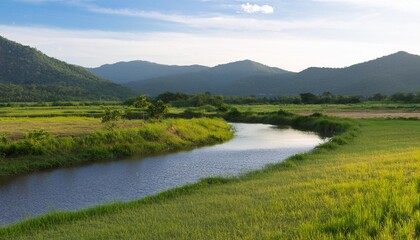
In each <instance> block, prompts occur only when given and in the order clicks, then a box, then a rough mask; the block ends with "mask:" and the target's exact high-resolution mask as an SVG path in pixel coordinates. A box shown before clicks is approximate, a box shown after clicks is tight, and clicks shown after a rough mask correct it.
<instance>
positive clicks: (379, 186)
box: [0, 119, 420, 239]
mask: <svg viewBox="0 0 420 240" xmlns="http://www.w3.org/2000/svg"><path fill="white" fill-rule="evenodd" d="M358 123H359V124H360V131H359V132H358V135H357V136H356V137H355V138H353V139H352V140H351V141H350V142H349V143H347V144H345V145H341V146H339V147H338V148H336V149H332V150H326V149H327V148H322V149H320V150H318V151H315V152H314V153H311V154H304V155H301V156H298V157H294V158H293V159H291V160H289V161H287V162H286V163H283V164H279V165H273V166H270V167H268V168H267V169H265V170H263V171H257V172H254V173H250V174H248V175H245V176H243V177H241V178H240V179H231V180H225V179H217V178H216V179H212V180H211V179H210V180H206V181H203V182H202V183H200V184H198V185H195V187H194V186H193V187H184V188H182V189H179V190H175V191H174V190H172V191H169V192H166V193H163V194H161V195H158V197H154V198H149V199H146V200H141V201H139V202H133V203H129V204H115V205H112V206H105V207H99V208H96V209H93V210H90V211H84V212H80V213H64V214H55V215H54V214H53V215H52V216H49V217H44V218H40V219H35V220H30V221H28V222H24V223H22V224H18V225H16V226H13V227H9V228H5V229H1V230H0V236H2V237H0V238H5V239H10V238H12V239H296V238H300V239H418V238H420V148H419V143H420V127H419V125H420V121H418V120H384V119H371V120H358Z"/></svg>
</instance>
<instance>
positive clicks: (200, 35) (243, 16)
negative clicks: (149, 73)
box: [0, 0, 420, 71]
mask: <svg viewBox="0 0 420 240" xmlns="http://www.w3.org/2000/svg"><path fill="white" fill-rule="evenodd" d="M0 35H1V36H3V37H6V38H8V39H10V40H13V41H16V42H19V43H22V44H24V45H29V46H31V47H35V48H37V49H38V50H40V51H42V52H44V53H46V54H47V55H49V56H52V57H55V58H57V59H60V60H63V61H66V62H68V63H72V64H76V65H80V66H84V67H97V66H100V65H102V64H107V63H114V62H119V61H131V60H147V61H152V62H157V63H162V64H174V65H189V64H201V65H206V66H215V65H217V64H222V63H227V62H233V61H238V60H244V59H251V60H254V61H257V62H261V63H263V64H266V65H270V66H275V67H280V68H283V69H286V70H291V71H301V70H304V69H305V68H308V67H312V66H317V67H345V66H349V65H352V64H355V63H359V62H364V61H367V60H371V59H375V58H378V57H381V56H384V55H388V54H391V53H395V52H398V51H407V52H410V53H413V54H418V55H420V44H419V42H420V1H419V0H398V1H396V0H253V1H252V0H246V1H244V0H176V1H175V0H153V1H152V0H1V1H0Z"/></svg>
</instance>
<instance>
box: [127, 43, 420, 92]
mask: <svg viewBox="0 0 420 240" xmlns="http://www.w3.org/2000/svg"><path fill="white" fill-rule="evenodd" d="M232 66H234V67H233V68H232ZM237 66H240V67H237ZM255 66H257V67H255ZM261 66H262V69H263V71H261V72H258V71H253V70H252V68H253V67H254V69H255V68H257V69H258V67H261ZM229 67H230V69H229ZM226 68H227V69H229V71H228V73H226V71H225V72H224V71H222V70H226ZM249 68H251V70H250V69H249ZM238 69H242V70H241V71H242V74H233V75H234V76H232V72H238ZM208 73H211V74H208ZM259 73H260V74H259ZM126 86H128V87H130V88H133V89H135V90H137V91H139V92H140V93H146V94H151V95H156V94H159V93H162V92H165V91H179V92H186V93H197V92H206V91H209V92H212V93H214V94H223V95H264V96H270V95H298V94H300V93H302V92H312V93H315V94H321V93H323V92H325V91H329V92H333V93H335V94H341V95H363V96H370V95H373V94H375V93H383V94H393V93H395V92H416V91H420V56H418V55H414V54H410V53H408V52H404V51H399V52H396V53H393V54H390V55H386V56H382V57H379V58H376V59H373V60H369V61H365V62H362V63H357V64H353V65H350V66H348V67H342V68H327V67H310V68H307V69H304V70H302V71H300V72H297V73H294V72H289V71H286V70H282V69H279V68H272V67H269V66H266V65H263V64H260V63H257V62H253V61H251V60H242V61H237V62H233V63H228V64H221V65H217V66H215V67H213V68H209V69H206V70H204V71H202V72H199V73H196V74H192V75H191V74H181V75H177V76H164V77H160V78H154V79H148V80H144V81H142V82H130V83H127V84H126Z"/></svg>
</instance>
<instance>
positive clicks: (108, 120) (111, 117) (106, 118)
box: [101, 108, 122, 130]
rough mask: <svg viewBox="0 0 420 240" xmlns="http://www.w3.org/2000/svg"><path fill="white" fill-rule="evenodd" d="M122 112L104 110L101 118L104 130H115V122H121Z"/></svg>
mask: <svg viewBox="0 0 420 240" xmlns="http://www.w3.org/2000/svg"><path fill="white" fill-rule="evenodd" d="M121 117H122V112H121V111H120V110H111V109H109V108H107V109H105V113H104V115H103V116H102V118H101V122H102V123H104V124H105V125H106V128H107V129H109V130H112V129H114V128H115V126H116V124H117V122H118V121H119V120H121Z"/></svg>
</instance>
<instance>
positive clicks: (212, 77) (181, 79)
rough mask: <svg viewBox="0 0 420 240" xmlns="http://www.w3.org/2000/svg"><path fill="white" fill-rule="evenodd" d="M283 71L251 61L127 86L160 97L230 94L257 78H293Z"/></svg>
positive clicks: (130, 83) (289, 73) (132, 83)
mask: <svg viewBox="0 0 420 240" xmlns="http://www.w3.org/2000/svg"><path fill="white" fill-rule="evenodd" d="M291 74H292V72H288V71H285V70H282V69H279V68H273V67H269V66H266V65H263V64H260V63H257V62H253V61H250V60H244V61H239V62H233V63H228V64H222V65H218V66H215V67H213V68H209V69H206V70H203V71H200V72H194V73H185V74H176V75H170V76H164V77H160V78H153V79H148V80H142V81H136V82H129V83H127V84H124V85H125V86H127V87H130V88H132V89H134V90H137V91H138V92H140V93H147V94H151V95H157V94H159V93H162V92H166V91H172V92H184V93H197V92H211V93H217V94H226V93H228V89H226V88H227V87H228V86H230V85H231V84H232V83H234V82H235V81H238V80H241V79H244V78H249V77H254V78H259V77H268V76H274V75H275V76H282V75H291Z"/></svg>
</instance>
